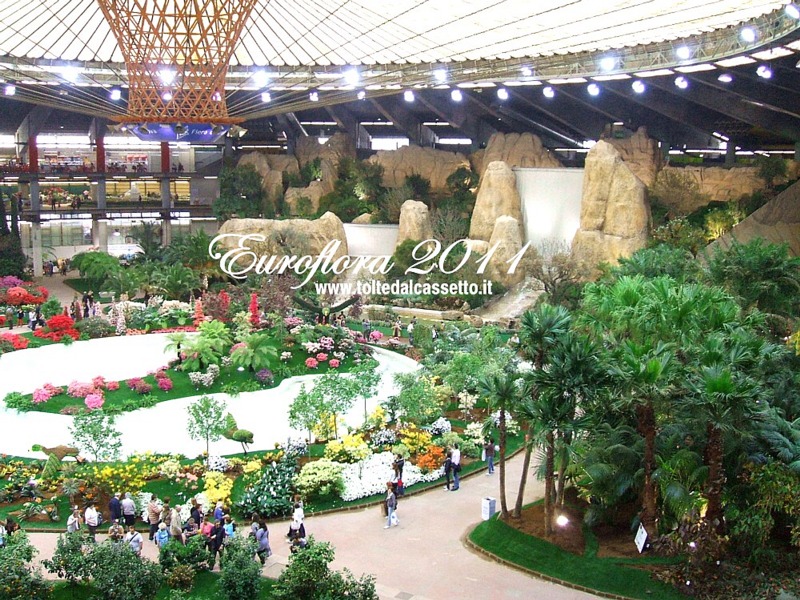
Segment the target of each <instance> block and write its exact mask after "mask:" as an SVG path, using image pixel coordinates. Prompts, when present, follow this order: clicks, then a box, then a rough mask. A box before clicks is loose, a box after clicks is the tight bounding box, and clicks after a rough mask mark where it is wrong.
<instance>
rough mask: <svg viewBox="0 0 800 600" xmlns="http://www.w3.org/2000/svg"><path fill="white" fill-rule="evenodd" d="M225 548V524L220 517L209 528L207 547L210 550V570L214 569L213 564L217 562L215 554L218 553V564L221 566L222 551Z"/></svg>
mask: <svg viewBox="0 0 800 600" xmlns="http://www.w3.org/2000/svg"><path fill="white" fill-rule="evenodd" d="M224 548H225V524H224V523H223V521H222V519H219V520H218V521H217V522H216V523H214V527H213V529H212V530H211V537H210V538H209V541H208V549H209V550H210V551H211V570H212V571H213V570H214V564H215V563H216V562H217V554H219V566H220V568H222V553H223V551H224Z"/></svg>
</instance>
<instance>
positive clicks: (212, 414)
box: [188, 396, 227, 456]
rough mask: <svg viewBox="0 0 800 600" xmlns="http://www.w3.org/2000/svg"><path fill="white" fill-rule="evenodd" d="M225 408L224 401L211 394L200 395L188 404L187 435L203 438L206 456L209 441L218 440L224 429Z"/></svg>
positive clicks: (194, 438)
mask: <svg viewBox="0 0 800 600" xmlns="http://www.w3.org/2000/svg"><path fill="white" fill-rule="evenodd" d="M226 408H227V406H226V404H225V402H224V401H222V400H216V399H215V398H212V397H211V396H201V397H200V398H199V399H198V400H197V401H196V402H194V403H192V404H190V405H189V425H188V431H189V436H190V437H191V438H192V439H193V440H198V441H203V440H205V442H206V456H208V455H209V448H210V446H211V442H216V441H217V440H219V439H220V438H221V437H222V435H223V434H224V433H225V431H226V423H227V422H226V420H225V409H226Z"/></svg>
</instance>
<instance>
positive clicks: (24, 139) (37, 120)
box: [14, 106, 53, 162]
mask: <svg viewBox="0 0 800 600" xmlns="http://www.w3.org/2000/svg"><path fill="white" fill-rule="evenodd" d="M52 112H53V109H52V108H49V107H47V106H34V107H33V108H32V109H31V111H30V112H29V113H28V114H27V115H25V118H24V119H22V123H20V125H19V127H17V131H16V133H15V134H14V142H15V143H16V147H17V157H18V158H19V159H21V160H22V162H28V140H30V139H31V138H32V137H33V138H35V137H36V136H37V135H39V132H40V131H41V130H42V127H44V124H45V123H46V122H47V119H48V118H49V117H50V114H51V113H52Z"/></svg>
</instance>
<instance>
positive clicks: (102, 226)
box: [92, 219, 108, 252]
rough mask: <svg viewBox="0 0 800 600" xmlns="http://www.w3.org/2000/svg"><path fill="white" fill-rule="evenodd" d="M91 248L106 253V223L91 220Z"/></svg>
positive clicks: (103, 220)
mask: <svg viewBox="0 0 800 600" xmlns="http://www.w3.org/2000/svg"><path fill="white" fill-rule="evenodd" d="M92 246H96V247H97V248H99V249H100V250H101V251H103V252H108V221H106V220H105V219H92Z"/></svg>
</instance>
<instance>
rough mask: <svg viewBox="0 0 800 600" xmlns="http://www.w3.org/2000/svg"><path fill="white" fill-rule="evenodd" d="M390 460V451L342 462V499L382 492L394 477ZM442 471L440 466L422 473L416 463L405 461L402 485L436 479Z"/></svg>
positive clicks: (354, 498) (352, 498) (392, 456)
mask: <svg viewBox="0 0 800 600" xmlns="http://www.w3.org/2000/svg"><path fill="white" fill-rule="evenodd" d="M392 462H394V455H393V454H392V453H391V452H381V453H379V454H373V455H372V456H370V457H369V458H367V459H366V460H363V461H361V462H359V463H355V464H343V465H342V467H343V471H342V479H344V492H343V493H342V500H345V501H350V500H357V499H358V498H365V497H367V496H373V495H375V494H382V493H384V492H385V491H386V482H387V481H391V480H392V478H393V477H394V469H392ZM442 473H443V470H442V468H439V469H436V470H435V471H431V472H430V473H426V474H423V473H422V471H420V470H419V468H418V467H417V466H416V465H412V464H411V463H409V462H406V464H405V467H404V468H403V485H405V486H406V487H408V486H410V485H413V484H415V483H419V482H420V481H425V482H427V481H436V480H437V479H439V477H441V476H442Z"/></svg>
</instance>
